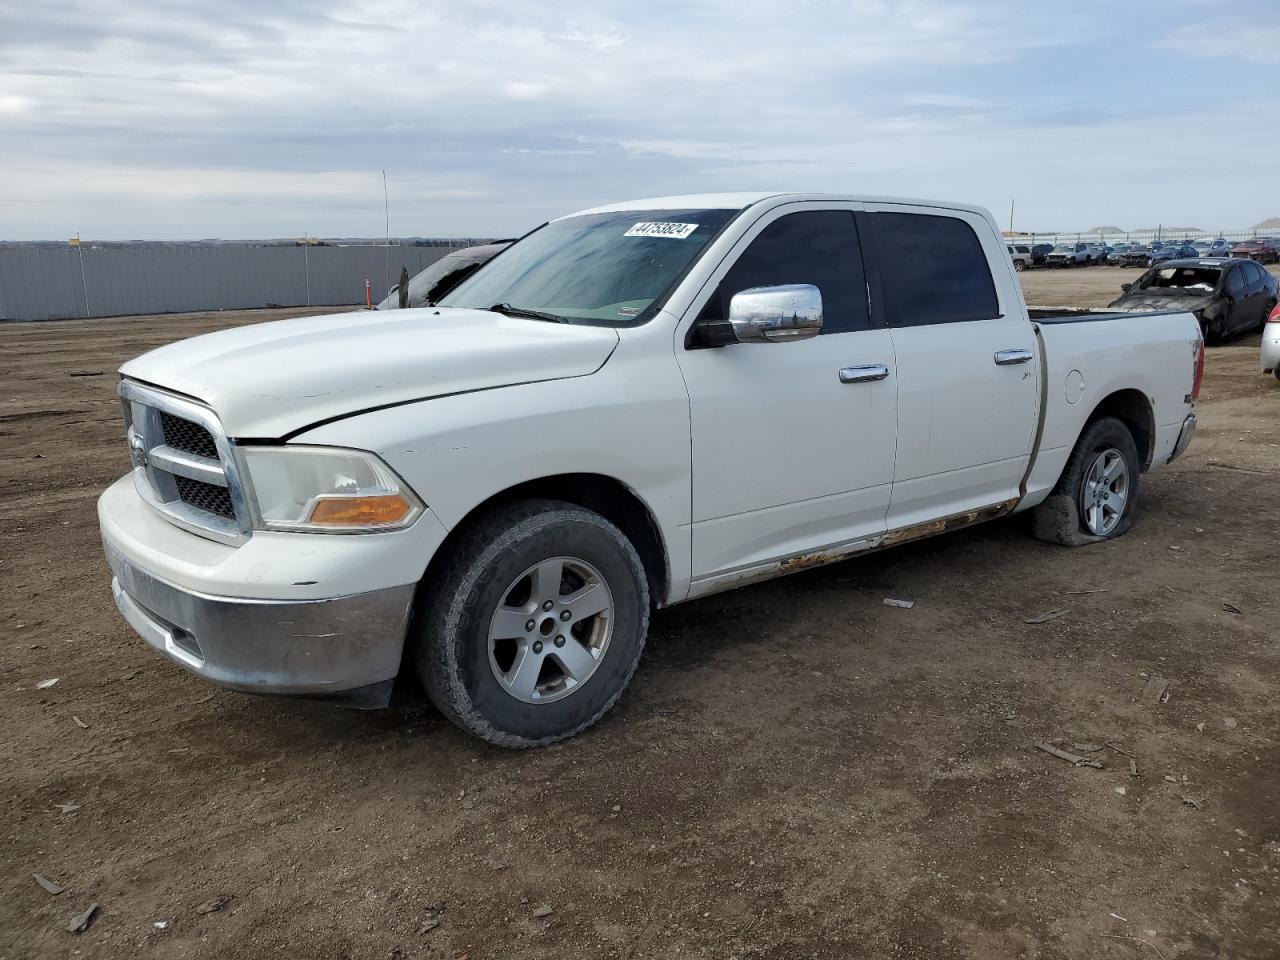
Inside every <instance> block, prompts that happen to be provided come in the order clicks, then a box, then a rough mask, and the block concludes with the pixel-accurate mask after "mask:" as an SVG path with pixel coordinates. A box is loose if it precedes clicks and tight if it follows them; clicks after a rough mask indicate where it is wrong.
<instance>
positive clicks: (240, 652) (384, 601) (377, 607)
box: [103, 541, 414, 708]
mask: <svg viewBox="0 0 1280 960" xmlns="http://www.w3.org/2000/svg"><path fill="white" fill-rule="evenodd" d="M103 546H104V548H105V549H106V553H107V561H108V563H110V565H111V572H112V574H113V577H112V580H111V592H112V594H113V595H114V596H115V601H116V606H117V607H119V609H120V613H121V614H123V616H124V618H125V620H127V621H128V622H129V625H130V626H132V627H133V629H134V630H136V631H137V632H138V635H139V636H141V637H142V639H144V640H145V641H146V642H147V643H148V644H150V645H151V646H152V647H154V648H155V649H156V650H158V651H160V652H161V653H163V654H164V655H165V656H166V657H168V658H169V659H170V660H173V661H174V662H175V663H177V664H179V665H181V666H183V667H186V668H187V669H188V670H190V671H191V672H193V673H196V674H199V675H200V676H202V677H204V678H205V679H206V680H209V681H210V682H212V683H216V684H218V685H219V686H222V687H228V688H230V689H232V690H241V691H244V692H246V693H268V694H283V695H286V696H304V697H319V698H322V699H332V700H337V701H340V702H345V703H348V704H350V705H351V706H359V707H367V708H375V707H382V706H386V703H387V700H388V699H389V697H390V694H391V682H392V681H393V680H394V679H395V676H396V673H397V672H398V671H399V669H400V655H401V652H402V650H403V648H404V639H405V632H406V630H407V628H408V623H409V611H410V606H411V604H412V602H413V593H414V585H413V584H405V585H403V586H397V587H389V588H387V589H384V590H374V591H371V592H368V593H360V594H354V595H351V596H345V597H335V598H332V599H324V600H258V599H246V598H239V597H216V596H209V595H206V594H201V593H196V592H193V591H190V590H185V589H183V588H180V587H177V586H175V585H174V584H171V583H168V582H167V581H165V580H162V579H160V578H159V577H156V576H154V575H152V574H150V573H148V572H147V571H146V570H144V569H142V568H141V567H140V566H138V565H137V564H136V563H134V562H132V561H131V560H129V558H127V557H126V556H124V554H122V553H121V552H120V551H119V550H117V549H115V548H114V547H113V546H112V545H111V544H110V543H108V542H105V541H104V543H103Z"/></svg>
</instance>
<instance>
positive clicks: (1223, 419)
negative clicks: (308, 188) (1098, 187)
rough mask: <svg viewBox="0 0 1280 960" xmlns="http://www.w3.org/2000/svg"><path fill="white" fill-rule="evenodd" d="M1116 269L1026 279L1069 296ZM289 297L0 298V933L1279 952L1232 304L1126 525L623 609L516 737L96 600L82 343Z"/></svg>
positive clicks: (105, 410) (191, 325)
mask: <svg viewBox="0 0 1280 960" xmlns="http://www.w3.org/2000/svg"><path fill="white" fill-rule="evenodd" d="M1135 274H1136V271H1125V270H1117V269H1107V268H1092V269H1079V270H1069V271H1062V272H1059V273H1046V272H1043V271H1034V272H1031V273H1028V274H1025V275H1024V280H1025V283H1026V286H1027V288H1028V290H1029V291H1030V298H1031V299H1032V300H1033V302H1038V303H1051V304H1058V303H1063V304H1065V303H1075V304H1105V303H1106V302H1107V301H1108V300H1110V299H1111V298H1112V297H1114V296H1116V295H1118V285H1119V283H1121V282H1122V281H1123V280H1125V279H1131V278H1132V276H1134V275H1135ZM303 312H305V311H271V312H255V313H240V314H236V313H216V314H213V313H210V314H195V315H185V316H169V317H150V318H134V319H124V320H107V321H87V322H64V323H56V324H43V325H21V326H19V325H10V326H6V327H0V354H2V355H3V356H4V357H5V358H6V363H5V369H6V370H7V371H8V373H7V375H6V377H5V390H4V393H3V394H2V395H0V491H2V493H0V638H2V640H3V643H2V646H0V690H3V694H2V695H0V725H2V726H0V729H3V731H4V736H3V737H0V802H2V804H3V805H2V806H0V816H2V817H3V824H0V827H2V829H0V838H2V841H3V842H2V846H0V850H2V851H3V852H2V854H0V866H2V867H3V888H4V891H5V892H4V896H3V898H2V899H0V957H3V958H12V960H17V958H26V957H71V956H79V957H130V958H150V957H157V958H161V957H163V958H178V957H219V958H249V957H263V956H307V957H309V958H313V960H328V958H334V960H338V958H378V960H389V958H395V957H402V958H408V957H430V958H436V957H439V958H455V960H456V958H461V957H464V956H465V957H469V958H471V960H480V958H491V957H521V958H540V957H555V958H557V960H563V958H565V957H569V958H579V957H619V958H631V957H663V958H671V957H696V958H702V957H705V958H717V960H726V958H729V957H739V958H743V960H746V958H778V960H794V958H797V957H830V958H854V957H857V958H861V957H867V958H871V957H875V958H884V957H899V958H904V957H919V958H929V960H946V958H953V957H993V958H997V957H998V958H1013V957H1024V958H1067V957H1070V958H1078V957H1089V958H1136V960H1143V958H1156V957H1157V952H1158V954H1159V956H1163V957H1164V958H1167V960H1173V958H1175V957H1183V958H1192V957H1195V958H1202V957H1222V958H1254V957H1276V956H1280V954H1277V952H1276V951H1277V946H1276V944H1277V942H1280V910H1278V907H1280V897H1278V896H1277V894H1278V893H1280V746H1278V745H1277V742H1276V741H1277V731H1278V730H1280V636H1278V628H1277V624H1278V623H1280V616H1278V614H1280V605H1278V604H1277V598H1276V584H1277V582H1278V578H1277V573H1280V520H1277V516H1276V513H1275V511H1274V509H1273V505H1274V503H1275V501H1276V489H1277V481H1278V479H1280V384H1278V383H1276V382H1275V381H1274V380H1272V379H1266V378H1263V377H1262V376H1260V375H1259V374H1258V372H1257V353H1258V337H1257V336H1256V335H1253V336H1250V337H1246V338H1244V339H1242V340H1238V341H1236V342H1234V343H1232V344H1229V345H1227V346H1223V347H1216V348H1211V349H1210V350H1209V353H1208V364H1207V374H1206V381H1205V386H1204V391H1203V393H1202V396H1201V404H1200V411H1201V423H1202V427H1201V432H1200V435H1199V436H1198V437H1197V440H1196V442H1195V444H1193V446H1192V448H1191V450H1190V452H1189V453H1188V454H1187V456H1186V457H1185V458H1183V459H1182V460H1181V461H1179V462H1178V463H1177V464H1175V465H1174V466H1173V467H1171V468H1169V469H1167V470H1163V471H1159V472H1157V473H1155V474H1151V475H1148V476H1147V477H1144V479H1143V484H1142V507H1141V513H1140V515H1139V518H1138V521H1137V523H1136V524H1135V527H1134V529H1133V531H1132V532H1131V533H1130V534H1129V535H1128V536H1127V537H1124V538H1122V539H1120V540H1117V541H1114V542H1111V543H1106V544H1101V545H1097V546H1092V547H1086V548H1083V549H1077V550H1070V549H1066V548H1062V547H1056V546H1051V545H1047V544H1043V543H1039V542H1037V541H1035V540H1032V539H1031V538H1030V537H1029V536H1028V534H1027V531H1026V523H1025V521H1024V520H1023V519H1021V518H1016V517H1015V518H1010V519H1008V520H1003V521H997V522H994V523H990V524H987V525H985V526H981V527H978V528H975V529H971V530H968V531H963V532H959V533H955V534H951V535H948V536H946V537H943V538H940V539H935V540H931V541H926V542H923V543H917V544H913V545H910V546H907V547H902V548H898V549H896V550H893V551H889V552H886V553H881V554H878V555H873V556H869V557H863V558H860V559H857V560H851V561H847V562H844V563H841V564H837V565H835V566H831V567H827V568H823V569H819V570H813V571H809V572H806V573H802V574H798V575H796V576H793V577H790V578H787V579H783V580H779V581H774V582H772V583H768V584H764V585H760V586H754V587H749V588H746V589H743V590H739V591H737V592H734V593H729V594H724V595H721V596H718V597H715V598H711V599H707V600H703V601H699V602H695V603H691V604H687V605H684V606H681V607H677V608H674V609H672V610H668V611H664V612H661V613H659V614H658V615H657V616H656V617H655V618H654V622H653V630H652V636H651V641H650V645H649V647H648V650H647V652H646V656H645V659H644V662H643V663H642V664H641V666H640V669H639V672H638V673H637V675H636V678H635V681H634V682H633V684H632V686H631V689H630V691H629V692H628V694H627V695H626V696H625V697H623V699H622V701H621V703H620V704H619V706H618V708H617V709H616V710H615V711H614V712H613V713H612V714H611V715H610V716H609V717H608V718H606V720H605V721H603V722H602V723H601V724H599V725H598V726H597V727H595V728H594V729H593V730H591V731H590V732H589V733H587V734H586V735H584V736H582V737H580V738H578V739H577V740H574V741H572V742H570V743H567V744H564V745H561V746H559V747H556V748H552V749H548V750H542V751H536V752H531V753H518V754H517V753H508V752H503V751H499V750H496V749H490V748H486V747H485V746H483V745H481V744H479V743H478V742H476V741H474V740H471V739H469V738H467V737H466V736H464V735H463V734H462V733H460V732H458V731H457V730H455V729H454V728H453V727H452V726H450V725H449V724H447V723H446V722H444V721H443V720H441V719H440V718H439V717H438V716H437V715H436V714H435V713H434V712H433V711H432V710H431V709H430V708H429V707H428V706H426V705H424V703H423V702H422V701H421V699H419V698H418V697H416V696H415V695H414V693H413V691H412V690H411V689H410V690H407V691H406V692H405V693H404V694H403V695H402V697H401V699H402V701H403V703H402V705H400V706H397V707H396V708H394V709H391V710H387V711H384V712H380V713H357V712H351V711H344V710H340V709H336V708H333V707H326V706H323V705H318V704H313V703H306V702H299V701H280V700H266V699H254V698H251V697H246V696H242V695H238V694H234V693H228V692H223V691H220V690H217V689H214V688H212V687H209V686H207V685H205V684H204V683H203V682H201V681H199V680H197V679H196V678H194V677H192V676H190V675H188V674H186V673H184V672H183V671H181V670H180V669H179V668H177V667H176V666H173V665H172V664H169V663H167V662H165V661H163V660H162V659H160V658H159V657H157V656H155V655H153V654H152V653H151V652H150V651H149V650H148V649H147V648H146V647H145V646H144V645H143V643H142V642H141V641H140V640H138V639H136V638H135V637H134V635H133V634H132V632H131V631H130V630H129V629H128V628H127V627H126V626H125V624H124V623H123V621H122V620H121V619H120V617H119V616H118V615H117V613H116V611H115V608H114V606H113V604H112V601H111V596H110V590H109V587H108V583H109V579H108V574H107V568H106V564H105V562H104V561H103V559H102V557H101V553H100V546H99V543H98V535H97V526H96V522H95V518H94V499H95V497H96V496H97V494H98V493H99V491H100V490H101V489H102V488H103V487H105V486H106V485H107V484H108V483H109V482H111V481H112V480H114V479H115V478H116V477H117V476H118V475H120V474H122V473H123V472H124V471H125V470H126V465H127V464H126V455H125V448H124V443H123V440H122V437H121V434H122V429H121V425H120V419H119V408H118V404H117V401H116V399H115V397H114V393H113V390H114V385H115V376H114V368H115V367H116V365H117V364H118V363H120V362H121V361H123V360H125V359H126V358H128V357H131V356H133V355H135V354H137V353H139V352H141V351H143V350H145V349H148V348H150V347H153V346H156V345H159V344H161V343H164V342H167V341H169V340H173V339H176V338H179V337H184V336H189V335H192V334H196V333H201V332H205V331H209V330H214V329H219V328H222V327H228V326H233V325H236V324H241V323H252V322H257V321H260V320H263V319H267V318H271V317H279V316H284V315H295V314H299V313H303ZM885 597H898V598H909V599H911V600H914V601H915V607H914V608H913V609H910V610H904V609H894V608H891V607H888V606H885V605H884V604H883V603H882V600H883V599H884V598H885ZM1228 605H1230V606H1228ZM1063 607H1066V608H1070V613H1069V614H1067V615H1065V616H1062V617H1060V618H1058V619H1055V620H1052V621H1050V622H1047V623H1042V624H1039V625H1031V624H1027V623H1025V622H1024V619H1025V618H1027V617H1031V616H1032V615H1035V614H1039V613H1043V612H1045V611H1049V610H1053V609H1055V608H1063ZM1153 676H1155V677H1162V678H1167V679H1168V680H1169V681H1170V684H1169V699H1168V701H1167V702H1165V703H1159V704H1156V703H1152V702H1149V700H1148V699H1147V698H1146V697H1145V696H1144V690H1145V688H1146V686H1147V683H1148V679H1149V677H1153ZM55 677H56V678H58V682H57V684H56V685H54V686H51V687H47V688H45V689H40V688H39V686H38V685H39V684H40V682H41V681H47V680H49V679H52V678H55ZM1051 739H1052V740H1056V741H1058V742H1060V743H1061V744H1062V745H1063V746H1065V748H1066V749H1068V750H1070V749H1073V748H1072V745H1073V744H1082V745H1083V746H1081V747H1080V748H1079V749H1078V750H1077V751H1076V752H1084V751H1086V750H1088V749H1089V747H1090V745H1097V746H1098V747H1100V749H1098V750H1096V751H1090V752H1088V756H1090V757H1096V758H1097V759H1099V760H1101V761H1102V764H1103V767H1102V769H1091V768H1085V767H1073V766H1071V765H1070V764H1069V763H1066V762H1064V761H1062V760H1060V759H1057V758H1055V757H1053V756H1050V755H1049V754H1047V753H1043V752H1041V751H1039V750H1037V749H1036V748H1035V744H1036V743H1037V742H1040V741H1044V740H1051ZM1131 758H1132V759H1133V761H1134V762H1135V763H1136V768H1137V771H1138V775H1137V776H1134V775H1133V774H1132V773H1131V770H1130V759H1131ZM59 804H67V805H74V807H72V806H67V807H65V808H62V809H60V808H59V806H58V805H59ZM64 811H65V812H64ZM34 873H39V874H41V875H43V876H44V877H46V878H49V879H51V880H53V881H56V882H57V883H58V884H61V885H62V886H64V887H65V888H66V889H65V892H63V893H61V894H59V895H56V896H54V895H50V894H49V893H47V892H46V891H45V890H43V889H42V888H41V887H40V886H38V885H37V883H36V882H35V880H33V877H32V875H33V874H34ZM224 897H225V898H229V899H228V900H227V901H226V903H225V905H223V906H222V907H221V909H218V910H215V911H213V912H208V913H201V912H200V911H199V909H198V908H199V907H200V906H201V905H208V904H209V902H210V901H214V900H215V898H224ZM91 902H96V903H98V904H99V908H98V911H97V914H96V916H95V917H94V918H93V920H92V924H91V926H89V928H88V929H87V930H86V931H85V932H83V933H81V934H79V935H76V934H73V933H70V932H68V931H67V930H66V929H65V925H66V924H67V922H68V921H69V920H70V919H71V918H72V917H73V916H75V915H76V914H78V913H80V912H81V911H83V910H85V908H86V907H88V906H89V904H90V903H91ZM441 905H442V906H441ZM543 907H549V908H550V910H551V912H550V913H549V914H548V913H546V910H545V909H540V908H543ZM431 921H434V922H435V924H436V925H435V926H434V927H433V926H432V923H431ZM161 923H163V924H166V926H164V928H163V929H162V928H160V926H159V924H161Z"/></svg>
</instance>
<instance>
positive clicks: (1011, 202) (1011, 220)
mask: <svg viewBox="0 0 1280 960" xmlns="http://www.w3.org/2000/svg"><path fill="white" fill-rule="evenodd" d="M1013 204H1014V201H1013V200H1010V201H1009V232H1010V233H1013Z"/></svg>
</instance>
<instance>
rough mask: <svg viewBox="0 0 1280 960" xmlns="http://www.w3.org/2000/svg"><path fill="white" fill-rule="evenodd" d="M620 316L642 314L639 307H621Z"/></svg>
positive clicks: (619, 309)
mask: <svg viewBox="0 0 1280 960" xmlns="http://www.w3.org/2000/svg"><path fill="white" fill-rule="evenodd" d="M618 316H620V317H638V316H640V308H639V307H619V308H618Z"/></svg>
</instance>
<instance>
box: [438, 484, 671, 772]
mask: <svg viewBox="0 0 1280 960" xmlns="http://www.w3.org/2000/svg"><path fill="white" fill-rule="evenodd" d="M444 560H445V562H444V565H443V568H442V569H443V574H442V577H441V579H440V581H439V582H438V583H430V582H428V583H426V584H424V591H426V593H427V599H426V602H425V603H424V604H423V609H422V611H421V614H422V615H421V617H419V618H418V619H417V620H415V630H414V636H413V644H414V654H415V660H416V665H417V668H418V673H419V676H420V677H421V679H422V684H423V687H424V688H425V689H426V691H427V694H428V696H429V697H430V698H431V700H432V702H433V703H435V705H436V706H437V707H438V708H439V709H440V711H441V712H442V713H444V715H445V716H446V717H448V718H449V719H450V720H452V721H453V722H454V723H456V724H457V725H458V726H460V727H462V728H463V729H464V730H466V731H467V732H468V733H472V734H474V735H475V736H477V737H480V738H481V739H483V740H487V741H489V742H490V743H493V744H497V745H498V746H502V747H512V748H516V749H520V748H526V747H536V746H543V745H546V744H550V743H555V742H556V741H558V740H564V739H565V738H567V737H571V736H573V735H574V734H576V733H579V732H581V731H582V730H585V729H586V728H587V727H589V726H591V725H592V724H593V723H595V722H596V721H597V720H599V719H600V718H601V717H602V716H603V715H604V714H605V712H606V711H608V709H609V708H610V707H612V706H613V704H614V703H615V702H616V701H617V699H618V697H620V696H621V695H622V691H623V690H624V689H625V688H626V686H627V683H628V682H629V681H630V680H631V675H632V674H633V673H634V672H635V669H636V665H637V664H638V663H639V661H640V653H641V651H642V650H643V648H644V640H645V634H646V632H647V630H648V626H649V587H648V581H647V579H646V578H645V572H644V567H643V565H642V564H641V562H640V558H639V556H638V555H637V553H636V550H635V547H633V546H632V544H631V542H630V541H629V540H627V538H626V537H625V536H624V535H623V534H622V532H621V531H620V530H618V528H617V527H615V526H614V525H613V524H612V523H610V522H609V521H607V520H606V519H604V518H603V517H601V516H599V515H598V514H595V513H592V512H591V511H589V510H585V509H583V508H581V507H577V506H574V505H572V504H568V503H562V502H559V501H551V500H532V501H526V502H523V503H519V504H515V505H512V506H509V507H506V508H502V509H499V510H497V511H495V512H494V513H492V514H490V515H489V516H488V517H486V518H484V519H483V520H481V521H480V522H479V523H477V524H475V525H474V526H473V527H472V528H471V530H470V531H469V532H468V533H466V534H465V535H464V536H463V537H462V538H461V540H460V541H459V542H458V543H457V544H455V545H454V546H453V548H452V549H451V551H450V553H449V555H448V556H447V557H445V558H444Z"/></svg>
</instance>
